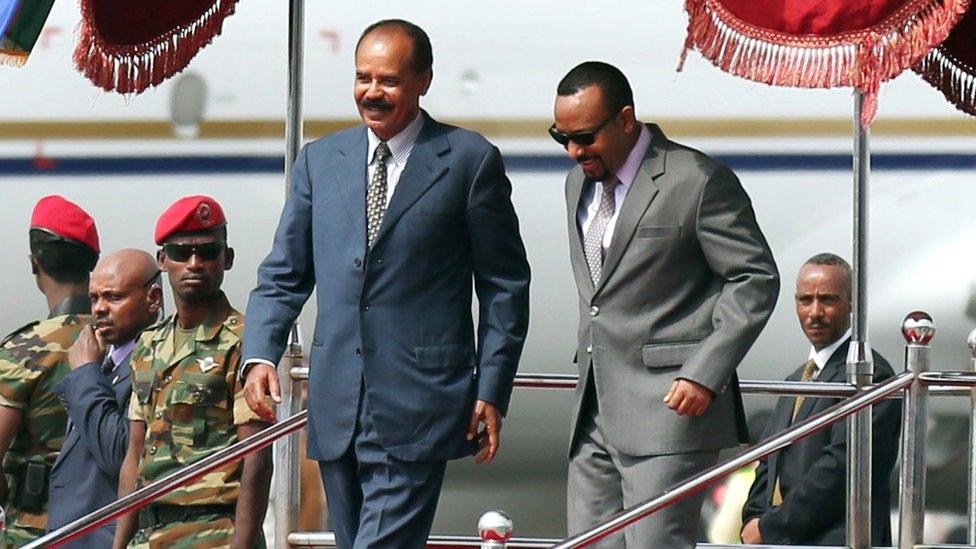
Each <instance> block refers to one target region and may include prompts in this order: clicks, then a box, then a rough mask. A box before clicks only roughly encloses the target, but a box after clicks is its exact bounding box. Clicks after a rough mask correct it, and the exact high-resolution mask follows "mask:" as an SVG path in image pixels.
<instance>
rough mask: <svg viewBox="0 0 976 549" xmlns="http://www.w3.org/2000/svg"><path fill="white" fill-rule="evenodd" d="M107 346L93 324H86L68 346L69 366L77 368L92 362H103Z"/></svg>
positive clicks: (73, 368)
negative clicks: (93, 327)
mask: <svg viewBox="0 0 976 549" xmlns="http://www.w3.org/2000/svg"><path fill="white" fill-rule="evenodd" d="M107 347H108V345H106V344H105V341H104V340H102V336H100V335H99V334H98V332H96V331H95V330H94V329H92V327H91V324H86V325H85V327H84V328H82V329H81V333H80V334H78V339H76V340H75V342H74V344H73V345H72V346H71V347H69V348H68V366H70V367H71V369H72V370H77V369H78V368H81V367H82V366H84V365H85V364H89V363H92V362H94V363H96V364H101V363H102V361H103V360H105V350H106V348H107Z"/></svg>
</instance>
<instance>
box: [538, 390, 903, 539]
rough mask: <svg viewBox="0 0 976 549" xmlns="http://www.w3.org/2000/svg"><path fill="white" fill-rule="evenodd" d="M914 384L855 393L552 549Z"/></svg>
mask: <svg viewBox="0 0 976 549" xmlns="http://www.w3.org/2000/svg"><path fill="white" fill-rule="evenodd" d="M914 380H915V374H913V373H911V372H904V373H902V374H899V375H897V376H895V377H893V378H891V379H888V380H886V381H884V382H882V383H879V384H877V385H875V386H873V387H871V388H870V389H868V390H866V391H863V392H861V393H858V394H857V396H854V397H851V398H849V399H846V400H843V401H841V402H838V403H837V404H835V405H833V406H831V407H830V408H827V409H826V410H824V411H823V412H821V413H819V414H817V415H815V416H813V417H811V418H808V419H806V420H804V421H801V422H799V423H797V424H795V425H793V426H791V427H790V428H788V429H786V430H784V431H781V432H780V433H779V434H777V435H774V436H772V437H770V438H768V439H766V440H765V441H764V442H762V443H760V444H758V445H756V446H754V447H752V448H750V449H749V450H746V451H745V452H743V453H741V454H739V455H738V456H736V457H734V458H732V459H730V460H728V461H726V462H725V463H721V464H718V465H715V466H713V467H710V468H708V469H706V470H705V471H702V472H701V473H699V474H697V475H695V476H693V477H691V478H690V479H688V480H685V481H682V482H681V483H679V484H678V485H676V486H673V487H671V488H669V489H668V490H665V491H664V492H663V493H661V495H659V496H656V497H654V498H652V499H650V500H647V501H645V502H643V503H641V504H638V505H636V506H633V507H631V508H629V509H624V510H623V511H621V512H619V513H617V514H616V515H614V516H612V517H610V518H609V519H607V520H605V521H603V522H601V523H599V524H598V525H597V526H595V527H593V528H591V529H590V530H587V531H586V532H582V533H580V534H576V535H574V536H571V537H569V538H567V539H565V540H563V541H562V542H561V543H559V544H558V545H555V546H554V547H553V549H570V548H575V547H586V546H587V545H589V544H591V543H593V542H595V541H599V540H601V539H603V538H605V537H607V536H610V535H612V534H614V533H615V532H618V531H619V530H621V529H623V528H625V527H627V526H628V525H630V524H633V523H634V522H637V521H639V520H641V519H643V518H645V517H647V516H648V515H651V514H653V513H654V512H656V511H658V510H660V509H662V508H663V507H666V506H667V505H670V504H672V503H674V502H675V501H678V500H680V499H683V498H685V497H688V496H689V495H691V494H693V493H695V492H697V491H699V490H702V489H704V488H705V487H706V486H708V485H709V484H711V483H713V482H715V481H717V480H718V479H720V478H722V477H724V476H726V475H729V474H731V473H733V472H735V471H737V470H739V469H740V468H742V467H744V466H746V465H748V464H749V463H751V462H753V461H755V460H757V459H760V458H762V457H765V456H768V455H769V454H772V453H773V452H776V451H778V450H781V449H782V448H784V447H786V446H788V445H790V444H792V443H793V442H796V441H797V440H799V439H801V438H803V437H806V436H808V435H810V434H812V433H814V432H816V431H819V430H821V429H824V428H826V427H827V426H829V425H831V424H833V423H836V422H838V421H840V420H841V419H844V418H846V417H848V416H850V415H852V414H854V413H856V412H858V411H859V410H861V409H863V408H866V407H868V406H871V405H872V404H874V403H875V402H878V401H880V400H882V399H884V398H885V397H886V396H887V395H888V394H891V393H894V392H895V391H900V390H902V389H904V388H905V387H908V386H909V385H911V384H912V382H913V381H914Z"/></svg>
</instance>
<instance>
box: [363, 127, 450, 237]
mask: <svg viewBox="0 0 976 549" xmlns="http://www.w3.org/2000/svg"><path fill="white" fill-rule="evenodd" d="M424 116H425V117H426V114H425V115H424ZM436 125H437V123H436V122H434V120H433V119H431V118H430V117H427V118H426V121H425V122H424V129H423V130H421V131H420V136H418V137H417V142H416V143H415V144H414V146H413V150H411V151H410V158H409V159H408V160H407V165H406V167H404V169H403V173H402V174H400V179H399V181H397V184H396V189H395V190H394V191H393V197H392V198H391V199H390V205H389V206H387V208H386V214H384V215H383V223H382V224H381V225H380V232H379V234H377V235H376V242H379V241H380V240H382V239H383V236H384V235H386V233H388V232H390V228H391V227H393V226H394V225H395V224H396V222H397V221H398V220H399V219H400V217H402V216H403V214H404V212H406V211H407V210H408V209H409V208H410V206H413V204H414V202H416V201H417V200H418V199H419V198H420V197H421V196H423V194H424V193H425V192H427V189H429V188H430V187H431V186H432V185H433V184H434V183H435V182H436V181H437V180H438V179H440V178H441V176H443V175H444V174H445V173H447V164H446V163H445V162H444V161H443V160H442V159H441V158H440V156H441V155H443V154H444V153H446V152H447V151H449V150H451V146H450V144H449V143H448V142H447V138H445V137H444V136H443V135H439V134H436V133H435V131H434V130H435V128H436ZM365 178H366V176H365V175H363V180H365ZM360 204H362V205H365V204H366V197H365V195H364V196H363V198H362V201H361V202H360ZM363 209H364V210H365V206H363ZM364 215H365V214H364ZM363 230H365V229H363ZM373 245H374V246H375V245H376V243H375V242H374V243H373Z"/></svg>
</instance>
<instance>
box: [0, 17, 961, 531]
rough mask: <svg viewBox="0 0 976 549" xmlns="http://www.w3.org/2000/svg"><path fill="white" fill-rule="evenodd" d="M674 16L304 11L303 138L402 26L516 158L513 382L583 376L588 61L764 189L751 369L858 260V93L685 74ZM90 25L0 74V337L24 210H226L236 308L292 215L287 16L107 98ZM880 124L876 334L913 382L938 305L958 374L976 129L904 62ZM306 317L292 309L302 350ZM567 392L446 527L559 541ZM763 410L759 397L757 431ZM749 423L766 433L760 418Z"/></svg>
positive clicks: (509, 436)
mask: <svg viewBox="0 0 976 549" xmlns="http://www.w3.org/2000/svg"><path fill="white" fill-rule="evenodd" d="M680 4H681V3H679V2H668V3H665V2H646V1H644V2H639V1H636V0H630V1H622V2H614V3H612V8H611V7H610V6H611V4H609V3H597V2H586V1H582V0H566V1H563V2H547V1H541V0H520V1H514V0H499V1H496V2H464V3H460V2H449V1H446V0H431V1H428V2H406V1H398V2H385V3H374V4H370V6H371V7H370V9H364V4H362V3H359V2H344V3H338V2H308V6H307V10H306V39H305V86H304V89H305V96H304V115H305V119H306V120H307V121H308V127H309V128H312V129H314V128H316V127H318V128H325V129H331V128H333V127H338V126H341V125H343V124H345V125H349V124H353V123H355V121H356V117H357V115H356V109H355V105H354V103H353V100H352V93H351V92H352V80H353V70H354V69H353V53H354V48H355V43H356V40H357V38H358V36H359V33H360V32H361V30H362V29H363V28H364V27H365V26H366V25H368V24H369V23H371V22H373V21H375V20H377V19H379V18H387V17H403V18H406V19H409V20H411V21H413V22H416V23H418V24H419V25H421V26H422V27H424V28H425V29H426V30H427V32H428V33H429V34H430V37H431V40H432V42H433V45H434V75H435V76H434V83H433V86H432V88H431V90H430V93H429V94H428V96H427V97H425V98H424V100H423V103H422V104H423V106H424V107H425V108H426V109H427V110H428V111H429V112H430V113H431V114H432V115H433V116H435V117H437V118H440V119H446V120H451V121H456V122H458V123H459V124H462V125H467V126H469V127H473V128H475V129H479V130H481V131H483V132H485V133H486V134H487V135H488V137H489V138H490V139H492V141H494V142H495V143H497V144H498V145H499V146H500V148H501V150H502V152H503V154H505V156H506V163H507V166H508V175H509V177H510V178H511V180H512V183H513V188H514V191H513V200H514V203H515V207H516V210H517V213H518V215H519V219H520V222H521V227H522V235H523V238H524V239H525V243H526V247H527V251H528V256H529V261H530V264H531V267H532V271H533V285H532V292H531V293H532V316H531V322H530V331H529V336H528V340H527V343H526V347H525V352H524V355H523V360H522V365H521V371H522V372H545V373H574V372H575V366H574V365H573V364H572V363H571V358H572V353H573V350H574V348H575V333H576V332H575V326H576V315H577V305H576V299H577V298H576V290H575V285H574V283H573V280H572V274H571V271H570V267H569V261H568V237H567V230H566V227H565V219H566V215H565V204H564V199H563V182H564V178H565V174H566V171H567V170H568V169H569V167H571V164H570V163H569V161H568V160H567V159H565V158H564V151H563V150H562V148H561V147H559V146H558V145H557V144H556V143H554V142H552V141H551V140H550V139H549V138H548V136H547V134H546V128H547V127H548V125H549V124H551V122H552V104H553V100H554V94H555V87H556V84H557V82H558V81H559V79H560V78H561V77H562V75H563V74H565V72H566V71H568V70H569V69H570V68H571V67H572V66H574V65H575V64H577V63H579V62H581V61H584V60H589V59H599V60H605V61H608V62H611V63H613V64H615V65H617V66H619V67H620V68H621V69H622V70H623V71H624V72H625V73H626V74H627V75H628V76H629V77H630V79H631V83H632V85H633V87H634V90H635V95H636V103H637V113H638V117H639V118H640V119H642V120H645V121H656V122H659V123H660V124H661V126H662V128H663V129H664V131H665V132H666V133H668V134H669V135H670V136H671V137H672V138H675V139H676V140H678V141H681V142H683V143H685V144H688V145H691V146H694V147H696V148H699V149H701V150H703V151H705V152H707V153H709V154H712V155H713V156H716V157H718V158H720V159H722V160H723V161H725V162H726V163H728V164H729V165H730V166H731V167H732V168H733V169H735V171H736V173H737V174H738V175H739V177H740V179H741V180H742V183H743V185H744V186H745V188H746V190H747V191H748V192H749V194H750V196H751V197H752V200H753V204H754V207H755V209H756V212H757V215H758V218H759V222H760V225H761V226H762V228H763V229H764V231H765V234H766V236H767V238H768V240H769V242H770V245H771V246H772V249H773V252H774V256H775V258H776V260H777V264H778V265H779V269H780V273H781V276H782V290H781V292H780V296H779V302H778V304H777V308H776V311H775V313H774V314H773V317H772V319H771V320H770V323H769V325H768V327H767V328H766V330H765V331H764V332H763V334H762V335H761V336H760V338H759V339H758V341H757V342H756V344H755V346H754V347H753V349H752V351H751V352H750V353H749V355H748V356H747V357H746V359H745V360H744V362H743V363H742V365H741V367H740V368H739V375H740V378H745V379H774V380H778V379H782V378H784V377H785V376H786V375H787V374H788V373H789V372H791V371H792V370H794V369H795V368H796V367H797V365H798V364H800V363H802V362H803V361H804V360H805V359H806V356H807V352H808V343H807V342H806V340H805V338H804V337H803V334H802V332H801V330H800V328H799V325H798V323H797V320H796V316H795V312H794V308H793V282H794V277H795V275H796V272H797V270H798V269H799V267H800V265H801V264H802V263H803V261H804V260H806V259H807V258H808V257H810V256H812V255H814V254H816V253H818V252H822V251H833V252H836V253H839V254H841V255H843V256H845V257H848V258H850V255H851V233H852V229H851V225H852V222H851V200H852V199H851V181H852V177H853V176H852V173H851V162H850V154H851V137H850V128H851V127H852V125H853V123H852V122H851V121H850V120H851V113H852V99H851V94H850V90H830V91H822V90H793V89H778V88H770V87H767V86H763V85H759V84H755V83H752V82H747V81H744V80H741V79H737V78H734V77H732V76H730V75H727V74H725V73H723V72H721V71H719V70H718V69H716V68H714V67H712V66H711V65H710V64H709V63H708V62H706V61H704V60H703V59H702V58H701V57H699V56H698V55H697V54H696V53H694V52H692V53H691V54H689V57H688V62H687V65H686V68H685V71H684V72H683V73H675V70H674V68H675V65H676V63H677V60H678V55H679V53H680V51H681V48H682V45H683V41H684V32H685V28H686V19H685V16H684V14H683V12H682V11H681V5H680ZM78 19H79V14H78V7H77V5H76V3H75V2H71V1H67V0H66V1H62V2H58V3H56V4H55V7H54V10H53V11H52V14H51V17H50V19H49V21H48V25H47V27H46V30H45V32H44V34H43V35H42V38H41V40H40V41H39V42H38V45H37V46H36V48H35V51H34V53H33V54H32V55H31V57H30V59H29V61H28V63H27V65H26V66H25V67H24V68H22V69H17V70H14V69H7V68H2V69H0V185H2V186H3V190H2V194H0V197H2V200H0V234H3V235H5V236H4V238H3V239H0V258H3V259H4V260H5V261H4V262H3V268H2V269H0V286H2V287H3V288H4V291H3V292H2V293H0V311H3V315H2V316H0V332H3V333H6V332H8V331H10V330H12V329H14V328H16V327H17V326H19V325H22V324H24V323H26V322H28V321H30V320H33V319H36V318H39V317H42V316H44V315H45V314H46V311H45V307H44V301H43V298H42V296H41V295H40V294H39V293H38V292H37V290H36V289H35V287H34V283H33V279H32V277H31V276H30V270H29V267H28V262H27V255H28V249H27V227H28V224H29V218H30V212H31V209H32V207H33V205H34V203H35V202H36V201H37V200H38V199H39V198H40V197H42V196H45V195H47V194H53V193H57V194H62V195H64V196H65V197H67V198H69V199H71V200H73V201H75V202H77V203H79V204H80V205H82V207H84V208H85V209H87V210H88V211H89V212H90V213H91V214H92V215H93V216H94V217H95V219H96V221H97V223H98V230H99V234H100V236H101V239H102V247H103V249H104V250H113V249H117V248H121V247H138V248H144V249H147V250H150V251H152V250H154V249H155V246H154V245H153V243H152V232H153V227H154V226H155V222H156V218H157V217H158V215H159V214H160V213H161V212H162V211H163V209H165V208H166V207H167V206H168V205H169V204H170V203H172V202H173V201H174V200H176V199H177V198H180V197H182V196H185V195H189V194H209V195H211V196H213V197H215V198H216V199H217V200H218V201H219V202H220V203H221V204H222V205H223V206H224V209H225V211H226V213H227V217H228V220H229V241H230V244H231V245H232V246H233V247H234V248H235V249H236V250H237V260H236V264H235V266H234V268H233V270H232V271H231V272H230V273H228V275H227V277H226V282H225V290H226V292H227V294H228V296H229V297H230V300H231V303H232V304H234V305H235V306H236V307H237V308H239V309H241V310H243V309H244V307H245V304H246V300H247V295H248V292H249V290H250V289H251V288H252V287H253V286H254V283H255V280H256V268H257V265H258V263H259V262H260V261H261V259H262V258H263V257H264V256H265V255H266V254H267V252H268V251H269V249H270V245H271V239H272V234H273V231H274V228H275V226H276V223H277V218H278V215H279V213H280V209H281V206H282V204H283V203H284V194H285V186H284V181H283V175H282V171H281V170H282V163H281V157H282V155H283V150H284V147H283V140H282V138H281V134H280V132H281V128H282V126H281V122H282V120H283V117H284V113H285V106H286V90H287V55H286V44H287V2H273V3H272V2H267V1H250V2H241V3H240V4H239V5H238V9H237V13H236V14H235V15H233V16H232V17H230V18H229V19H228V20H227V21H226V22H225V24H224V31H223V34H222V35H221V36H219V37H217V38H216V39H215V40H214V42H213V43H212V44H211V45H210V46H208V47H207V48H205V49H204V50H202V51H201V53H200V54H199V55H198V56H197V58H196V59H194V60H193V62H192V63H191V64H190V66H189V68H188V69H187V71H186V72H185V73H183V74H182V75H180V76H177V77H175V78H173V79H171V80H170V81H168V82H166V83H164V84H163V85H161V86H160V87H159V88H157V89H154V90H150V91H148V92H146V93H143V94H141V95H138V96H134V97H121V96H118V95H115V94H107V93H105V92H102V91H101V90H99V89H96V88H94V87H93V86H92V85H91V84H90V83H89V82H88V81H87V80H85V79H84V77H83V76H81V75H80V74H79V73H77V72H76V71H75V70H74V69H73V67H72V61H71V53H72V48H73V36H72V30H73V29H74V27H75V25H76V23H77V21H78ZM186 75H191V76H190V78H198V79H200V80H198V82H199V81H202V82H203V83H204V84H205V88H206V93H205V95H204V96H198V97H196V98H195V99H198V100H200V104H201V105H203V106H204V109H203V111H202V122H201V123H200V124H198V125H192V124H191V125H190V126H189V127H180V128H175V129H174V128H173V127H172V126H171V123H170V122H171V120H173V119H177V120H179V119H180V118H181V116H180V113H181V109H183V108H184V107H185V102H186V101H188V100H187V99H186V98H185V97H184V96H181V95H179V93H178V91H177V90H178V89H179V83H180V82H181V78H184V77H186ZM875 128H876V135H875V137H874V138H873V140H872V148H873V151H872V152H873V171H872V174H871V196H870V200H871V210H870V212H871V213H870V224H871V225H870V227H871V230H870V235H871V239H870V243H869V253H870V260H869V265H868V266H869V289H868V292H869V293H868V295H869V299H868V303H869V314H870V322H869V330H870V332H869V340H870V343H871V345H872V347H873V348H875V349H876V350H878V351H880V352H881V353H882V354H883V355H885V356H886V357H887V358H888V360H889V361H890V362H891V363H892V365H893V366H894V368H895V369H896V370H900V369H901V368H902V360H903V358H902V357H903V351H902V348H903V345H904V342H903V339H902V336H901V333H900V325H901V320H902V318H904V316H905V315H906V314H907V313H909V312H911V311H914V310H924V311H927V312H929V313H930V314H931V315H932V316H933V318H934V319H935V321H936V324H937V326H938V333H937V335H936V337H935V340H934V342H933V347H934V361H933V365H934V368H935V369H938V370H963V369H968V368H969V364H970V361H969V350H968V348H967V347H966V344H965V340H966V335H967V334H968V332H969V331H970V330H971V329H972V328H973V326H974V322H976V298H974V295H976V294H974V288H976V284H974V277H973V275H974V273H976V255H974V254H973V253H972V252H971V248H972V243H973V242H976V223H974V222H973V219H974V215H973V212H972V205H973V204H974V200H973V198H974V195H976V191H974V189H973V188H972V185H973V183H974V181H973V174H974V168H976V154H974V153H973V151H974V145H976V124H974V123H973V122H971V121H968V120H967V119H966V118H965V117H964V115H962V114H960V113H958V112H956V111H955V110H953V109H952V107H950V106H949V105H948V104H947V103H946V102H945V100H944V99H943V98H942V96H941V95H940V94H939V93H938V92H936V91H935V90H933V89H931V88H930V87H929V86H928V85H927V84H925V83H923V82H922V81H921V79H920V78H919V77H918V76H917V75H915V74H913V73H911V72H908V73H906V74H904V75H902V76H901V77H899V78H898V79H896V80H895V81H893V82H890V83H888V84H886V85H885V86H884V87H883V88H882V94H881V97H880V108H879V111H878V119H877V122H876V126H875ZM194 132H197V133H198V137H192V134H193V133H194ZM308 133H309V134H312V133H314V131H312V130H311V129H310V131H309V132H308ZM950 134H951V135H950ZM179 135H183V136H184V137H179ZM187 135H191V137H186V136H187ZM208 136H213V137H208ZM307 137H310V138H311V137H317V135H308V136H307ZM167 299H168V301H167V307H168V309H171V308H172V300H171V296H169V295H167ZM313 307H314V306H313V305H310V306H308V307H306V310H305V312H304V313H303V315H302V318H301V320H302V327H303V331H304V333H305V335H306V341H307V340H308V335H309V334H310V333H311V328H312V323H313V319H314V311H313V310H312V309H313ZM313 398H314V396H313ZM571 401H572V393H571V392H570V391H560V390H550V391H545V390H539V389H518V390H516V394H515V396H514V398H513V403H512V407H511V413H510V415H509V416H508V418H507V419H506V422H505V428H504V430H503V436H502V448H501V451H500V454H499V457H498V458H497V459H496V460H495V462H494V463H492V464H490V465H487V466H482V467H475V466H474V465H473V464H472V463H470V460H468V461H462V462H457V463H453V464H452V465H451V467H450V468H449V473H448V480H447V483H446V487H445V491H444V495H443V497H442V499H441V506H440V509H439V512H438V516H437V519H436V524H435V527H434V531H435V532H441V533H453V534H467V533H471V532H473V531H474V527H475V521H476V519H477V516H478V515H479V514H480V513H481V512H482V511H484V510H488V509H494V508H501V509H505V510H506V511H508V512H509V513H510V514H511V515H512V516H513V517H514V518H515V521H516V525H517V532H518V534H519V535H532V536H552V537H560V536H562V535H563V534H564V533H565V519H564V515H565V510H564V509H565V496H564V493H563V488H564V478H565V472H566V461H567V460H566V445H567V440H568V433H569V427H570V425H569V417H570V406H571ZM772 403H773V399H772V398H771V397H762V396H746V407H747V410H748V411H749V412H750V413H752V414H753V415H754V416H755V417H758V416H759V415H761V413H762V412H763V411H768V410H769V408H770V407H771V405H772ZM967 409H968V399H958V398H957V399H949V398H939V399H936V400H935V402H934V404H933V425H935V426H936V428H933V431H934V432H933V434H932V436H931V438H932V439H933V443H934V446H932V447H931V449H930V460H931V463H930V464H931V466H932V468H931V469H930V472H929V475H930V476H929V481H930V483H939V484H943V485H944V486H945V487H946V488H945V489H944V490H938V492H941V494H940V496H939V497H938V498H937V499H936V500H934V501H933V503H934V504H935V505H936V506H939V507H941V508H944V509H950V510H954V511H955V512H961V510H962V509H963V507H962V506H963V503H962V502H964V501H965V493H964V489H963V484H964V483H963V481H964V479H965V472H964V471H965V468H964V465H965V456H964V455H963V454H964V453H965V443H960V440H965V439H964V438H962V439H958V440H957V439H956V438H955V437H962V436H964V433H965V423H964V417H965V416H964V414H965V411H966V410H967ZM750 427H751V429H752V430H753V431H754V435H756V436H758V434H759V432H760V431H761V429H762V424H761V422H759V421H758V420H757V421H754V422H753V423H752V425H751V426H750ZM940 437H941V438H940ZM930 493H932V492H930Z"/></svg>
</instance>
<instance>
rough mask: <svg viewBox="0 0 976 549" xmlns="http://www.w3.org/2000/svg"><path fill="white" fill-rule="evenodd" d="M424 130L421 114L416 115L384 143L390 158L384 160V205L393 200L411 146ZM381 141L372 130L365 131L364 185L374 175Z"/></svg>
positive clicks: (411, 148) (411, 149)
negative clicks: (377, 149)
mask: <svg viewBox="0 0 976 549" xmlns="http://www.w3.org/2000/svg"><path fill="white" fill-rule="evenodd" d="M422 129H424V115H423V113H421V112H418V113H417V117H416V118H414V119H413V122H411V123H409V124H407V127H406V128H403V130H401V131H400V133H398V134H396V135H394V136H393V137H391V138H390V140H389V141H387V142H386V145H387V146H388V147H390V158H387V159H386V204H387V205H389V204H390V200H391V199H392V198H393V190H394V189H396V186H397V183H398V182H399V181H400V175H401V174H402V173H403V169H404V168H405V167H407V159H409V158H410V153H411V151H413V145H414V143H416V142H417V137H418V136H419V135H420V130H422ZM381 142H382V141H381V140H380V138H379V137H377V135H376V134H375V133H373V130H371V129H367V130H366V184H367V185H369V182H370V181H372V180H373V174H374V173H376V167H377V165H378V162H377V161H376V158H375V157H376V147H378V146H379V145H380V143H381Z"/></svg>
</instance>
